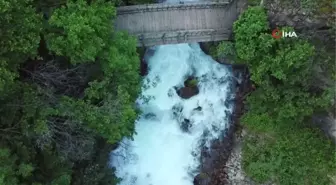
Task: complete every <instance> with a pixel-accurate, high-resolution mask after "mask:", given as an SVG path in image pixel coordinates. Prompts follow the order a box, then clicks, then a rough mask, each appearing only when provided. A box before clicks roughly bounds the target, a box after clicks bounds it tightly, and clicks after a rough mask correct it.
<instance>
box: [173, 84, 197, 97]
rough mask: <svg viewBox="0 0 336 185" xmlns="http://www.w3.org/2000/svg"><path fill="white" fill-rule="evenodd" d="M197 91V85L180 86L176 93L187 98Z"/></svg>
mask: <svg viewBox="0 0 336 185" xmlns="http://www.w3.org/2000/svg"><path fill="white" fill-rule="evenodd" d="M198 93H199V90H198V87H197V86H195V87H182V88H180V89H178V90H177V94H178V95H179V96H180V97H181V98H183V99H189V98H191V97H193V96H195V95H197V94H198Z"/></svg>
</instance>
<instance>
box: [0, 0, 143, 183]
mask: <svg viewBox="0 0 336 185" xmlns="http://www.w3.org/2000/svg"><path fill="white" fill-rule="evenodd" d="M38 2H40V1H38ZM38 2H34V3H36V7H34V6H33V5H34V4H33V3H32V2H31V1H24V2H18V1H8V2H7V1H0V7H1V8H0V14H1V15H2V16H1V18H0V21H1V23H2V25H3V26H2V28H1V34H2V38H3V39H2V40H1V46H0V47H1V51H0V61H1V63H0V92H1V93H0V115H2V116H0V133H1V134H0V164H1V167H0V171H1V176H0V182H1V184H10V185H15V184H20V185H21V184H22V185H25V184H27V185H28V184H34V185H41V184H43V185H44V184H46V185H68V184H81V185H82V184H83V182H85V183H89V184H113V183H116V178H115V177H114V175H113V171H112V170H111V169H110V168H109V166H108V164H107V160H108V159H109V152H110V150H111V149H112V145H114V144H116V143H117V142H118V141H120V140H121V138H122V137H125V136H126V137H131V136H132V134H133V132H134V121H135V119H136V118H137V114H138V110H137V109H136V107H135V106H134V101H135V99H136V97H137V95H138V92H139V89H140V76H139V71H138V68H139V58H138V54H137V53H136V40H135V38H132V37H131V36H129V35H127V34H126V33H119V32H115V31H114V30H113V26H112V25H113V23H112V21H111V20H112V19H113V17H115V7H114V5H113V4H112V3H110V2H105V1H100V0H98V1H93V2H86V1H83V0H81V1H69V2H66V6H55V7H52V8H51V10H52V11H51V12H41V13H40V12H38V11H41V10H43V11H44V10H45V9H44V8H43V7H40V6H42V5H41V3H38ZM42 14H43V15H44V16H43V17H42ZM102 146H104V147H102ZM98 154H99V155H101V158H100V159H99V160H97V158H96V156H97V155H98ZM8 159H10V160H8ZM93 171H96V173H93Z"/></svg>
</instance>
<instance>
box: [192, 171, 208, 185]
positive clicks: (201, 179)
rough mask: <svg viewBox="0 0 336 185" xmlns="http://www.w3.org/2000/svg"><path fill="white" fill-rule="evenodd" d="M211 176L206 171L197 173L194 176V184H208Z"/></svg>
mask: <svg viewBox="0 0 336 185" xmlns="http://www.w3.org/2000/svg"><path fill="white" fill-rule="evenodd" d="M210 181H211V178H210V176H209V175H208V174H206V173H199V174H197V175H196V176H195V178H194V185H210Z"/></svg>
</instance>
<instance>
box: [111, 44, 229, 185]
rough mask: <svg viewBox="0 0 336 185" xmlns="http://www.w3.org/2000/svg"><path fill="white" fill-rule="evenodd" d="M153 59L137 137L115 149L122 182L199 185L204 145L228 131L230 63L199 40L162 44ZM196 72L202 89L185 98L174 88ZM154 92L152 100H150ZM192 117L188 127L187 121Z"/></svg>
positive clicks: (141, 99)
mask: <svg viewBox="0 0 336 185" xmlns="http://www.w3.org/2000/svg"><path fill="white" fill-rule="evenodd" d="M152 49H153V50H155V52H154V54H152V55H151V56H149V58H148V59H147V64H148V70H149V71H148V75H147V76H146V77H145V79H144V84H143V87H142V92H141V95H140V96H139V98H138V99H137V102H136V103H137V105H138V106H139V107H140V109H141V110H142V115H141V116H140V118H139V119H138V120H137V121H136V123H135V124H136V134H135V135H134V136H133V138H134V139H133V140H129V139H124V140H123V141H122V142H121V143H120V146H119V147H118V148H117V149H116V150H114V151H112V153H111V156H112V157H111V165H112V166H113V167H115V168H116V175H117V176H118V177H120V178H122V179H123V180H122V182H121V183H120V184H119V185H193V180H194V176H195V175H197V173H199V167H200V153H201V149H202V147H204V146H207V147H209V146H210V144H211V141H212V140H214V139H218V138H220V137H221V136H222V135H223V131H224V130H225V129H226V128H227V127H228V125H229V117H230V114H231V113H232V109H233V105H232V104H230V103H228V101H226V100H228V99H230V97H232V96H233V92H232V91H231V90H230V89H232V88H231V87H232V83H233V82H232V80H231V79H232V73H231V71H230V68H229V67H227V66H225V65H222V64H219V63H217V62H216V61H214V60H213V59H212V58H211V57H210V56H207V55H206V54H205V53H204V52H203V51H202V50H201V49H200V46H199V44H197V43H195V44H175V45H162V46H155V47H153V48H152ZM189 76H194V77H197V79H198V88H199V93H198V94H197V95H196V96H193V97H191V98H190V99H182V98H180V97H179V96H178V95H177V93H176V90H175V88H174V87H182V86H183V84H184V81H185V80H186V79H187V78H188V77H189ZM148 97H149V99H148ZM185 120H189V123H190V125H189V127H188V129H187V130H186V129H181V125H183V124H185Z"/></svg>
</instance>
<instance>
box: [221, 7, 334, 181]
mask: <svg viewBox="0 0 336 185" xmlns="http://www.w3.org/2000/svg"><path fill="white" fill-rule="evenodd" d="M282 29H285V30H289V29H291V28H282ZM233 31H234V38H235V42H234V43H222V44H220V45H219V47H218V49H217V52H218V54H222V55H233V58H235V62H237V63H241V64H246V65H247V66H248V68H249V70H250V73H251V80H252V81H253V82H254V84H255V85H256V86H257V89H256V90H255V91H253V92H252V93H251V94H250V95H249V96H248V98H247V102H246V103H247V105H248V108H249V111H248V112H247V113H246V114H244V115H243V116H242V118H241V119H242V123H244V125H245V126H246V127H247V128H248V130H249V131H250V132H252V133H254V134H256V135H257V136H256V137H252V138H250V137H249V138H247V139H246V141H245V147H244V159H243V160H244V168H245V170H246V172H247V173H248V175H250V176H251V177H252V178H254V179H255V180H257V181H259V182H264V181H267V180H272V181H274V182H276V183H277V184H281V185H282V184H284V185H287V184H288V185H289V184H291V185H292V184H328V182H329V177H328V174H330V173H328V172H331V171H334V168H335V165H332V164H334V163H336V158H335V152H334V151H333V150H332V147H333V146H332V144H331V143H329V142H326V141H325V140H326V139H325V138H323V137H322V136H321V135H320V134H319V133H317V132H316V131H315V130H313V129H306V127H307V124H305V122H306V118H307V117H308V116H311V115H312V114H313V113H314V112H315V111H318V110H323V109H325V108H327V107H328V106H330V100H331V99H332V97H333V96H332V95H333V93H334V90H330V91H329V90H327V89H320V88H318V87H316V84H314V78H315V77H314V76H313V75H312V74H315V73H314V68H315V67H316V66H318V65H323V64H324V63H319V62H320V61H321V60H317V57H318V56H319V54H318V53H316V52H315V48H314V46H313V45H312V44H310V43H309V42H308V41H305V40H302V39H297V38H286V39H274V38H272V37H271V30H270V28H269V26H268V22H267V16H266V12H265V10H264V9H263V8H261V7H250V8H249V9H247V10H246V11H245V12H244V13H243V14H242V15H241V16H240V18H239V19H238V20H237V21H236V22H235V23H234V29H233Z"/></svg>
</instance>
